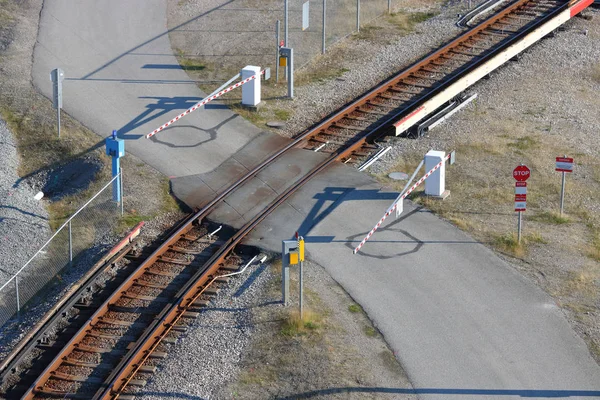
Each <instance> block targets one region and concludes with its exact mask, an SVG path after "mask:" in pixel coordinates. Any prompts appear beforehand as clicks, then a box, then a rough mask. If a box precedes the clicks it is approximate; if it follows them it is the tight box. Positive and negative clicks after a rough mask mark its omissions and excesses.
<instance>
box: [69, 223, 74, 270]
mask: <svg viewBox="0 0 600 400" xmlns="http://www.w3.org/2000/svg"><path fill="white" fill-rule="evenodd" d="M72 262H73V235H72V234H71V220H69V265H71V263H72Z"/></svg>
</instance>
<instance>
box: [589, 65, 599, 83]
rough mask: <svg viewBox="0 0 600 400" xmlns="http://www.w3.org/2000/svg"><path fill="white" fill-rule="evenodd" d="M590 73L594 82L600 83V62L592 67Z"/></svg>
mask: <svg viewBox="0 0 600 400" xmlns="http://www.w3.org/2000/svg"><path fill="white" fill-rule="evenodd" d="M590 75H591V77H592V80H594V82H596V83H600V64H596V65H594V66H593V67H592V69H591V72H590Z"/></svg>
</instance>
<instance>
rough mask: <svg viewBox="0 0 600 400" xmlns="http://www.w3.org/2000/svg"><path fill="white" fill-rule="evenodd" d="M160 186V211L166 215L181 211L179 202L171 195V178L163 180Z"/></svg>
mask: <svg viewBox="0 0 600 400" xmlns="http://www.w3.org/2000/svg"><path fill="white" fill-rule="evenodd" d="M160 186H161V193H162V202H161V207H160V211H161V212H164V213H168V212H174V211H181V209H180V207H179V204H177V200H175V197H173V195H171V186H170V183H169V178H166V177H164V178H161V182H160Z"/></svg>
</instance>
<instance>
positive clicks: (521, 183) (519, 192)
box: [513, 164, 531, 243]
mask: <svg viewBox="0 0 600 400" xmlns="http://www.w3.org/2000/svg"><path fill="white" fill-rule="evenodd" d="M530 176H531V171H530V170H529V168H527V166H526V165H523V164H521V165H519V166H518V167H517V168H515V169H514V170H513V177H514V178H515V179H516V180H517V182H515V211H517V212H518V213H519V220H518V225H517V240H518V242H519V243H521V212H523V211H526V210H527V182H525V181H526V180H527V179H529V177H530Z"/></svg>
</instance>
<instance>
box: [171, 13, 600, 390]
mask: <svg viewBox="0 0 600 400" xmlns="http://www.w3.org/2000/svg"><path fill="white" fill-rule="evenodd" d="M243 4H245V3H243ZM401 4H402V5H401V7H402V9H401V12H400V13H398V14H396V15H394V16H391V17H387V16H386V17H383V18H380V19H378V20H376V21H374V22H373V23H372V24H371V25H370V26H369V27H366V28H365V29H363V30H362V32H361V33H360V34H355V35H352V36H350V37H348V38H347V39H345V40H344V41H342V42H339V43H338V44H336V45H335V46H332V47H330V48H329V49H328V52H327V54H325V55H324V56H320V57H317V58H316V59H314V60H313V61H312V62H311V63H309V64H308V65H307V66H305V67H303V68H302V69H299V70H298V71H297V75H296V82H297V86H296V88H295V99H294V100H293V101H290V100H287V99H283V96H284V95H285V93H286V88H285V84H279V85H277V84H275V83H274V82H271V83H267V84H266V85H265V87H264V93H263V94H264V99H265V101H264V103H265V104H264V105H263V106H262V108H261V109H259V111H258V112H257V113H245V112H244V111H240V114H242V115H243V116H245V117H247V118H249V119H250V120H251V121H253V122H254V123H255V124H257V125H258V126H260V127H263V128H265V129H267V128H266V126H265V122H267V121H269V120H273V119H280V120H285V121H286V123H287V125H286V127H285V128H284V129H283V130H279V131H277V132H278V133H280V134H282V135H285V136H289V137H291V136H295V135H297V134H298V133H299V132H301V131H303V130H304V129H307V128H308V127H309V126H311V125H312V124H314V123H316V122H317V121H319V120H320V119H321V118H323V117H324V116H326V115H328V114H329V113H331V112H333V111H334V110H336V109H338V108H339V107H341V106H342V105H343V104H345V103H346V102H348V101H350V100H351V99H353V98H355V97H356V96H358V95H360V94H361V93H363V92H364V91H365V90H367V89H369V88H370V87H372V86H373V85H374V84H376V83H377V82H380V81H382V80H384V79H385V78H387V77H388V76H389V75H390V74H392V73H394V72H396V71H398V70H400V69H402V68H403V67H404V66H407V65H409V64H410V63H411V62H414V61H415V60H417V59H420V58H421V57H422V56H423V55H424V54H427V53H428V52H430V51H431V50H433V49H435V48H437V47H438V46H439V45H440V44H442V43H444V42H447V41H448V40H450V39H451V38H452V37H454V36H455V35H456V34H457V33H458V32H459V30H458V28H456V26H455V25H454V24H455V22H456V14H457V13H461V12H464V4H460V3H452V2H450V3H446V4H443V5H439V4H438V5H435V4H433V5H432V4H426V5H423V4H415V3H412V4H411V3H410V2H405V3H401ZM179 5H180V3H178V2H175V1H171V2H170V3H169V7H170V20H169V25H170V26H174V25H176V24H177V23H178V22H179V21H180V20H178V18H180V14H179V13H180V12H181V10H185V12H186V13H187V16H188V17H190V16H192V15H200V14H201V12H202V6H201V5H194V4H193V3H191V2H185V5H184V6H182V7H181V8H178V6H179ZM213 5H214V4H213ZM474 5H475V4H474ZM194 7H196V13H194ZM245 10H247V9H245V8H244V7H242V6H240V7H239V15H238V16H237V18H239V20H240V21H245V19H246V18H249V16H248V14H247V13H245ZM431 11H432V12H433V14H437V15H436V16H435V17H433V18H429V19H425V20H424V21H423V22H421V23H417V24H413V25H410V24H408V25H407V24H406V18H400V17H404V16H406V14H408V15H418V14H419V13H428V12H431ZM598 14H599V13H598V11H597V10H587V11H586V12H585V15H588V16H591V19H583V18H575V19H574V20H572V21H569V22H568V23H567V24H566V25H565V26H564V28H563V29H561V31H559V32H558V33H557V35H556V37H554V38H549V39H545V40H543V41H542V42H541V43H538V44H536V45H535V46H534V47H533V48H531V49H529V50H528V51H527V52H526V53H525V54H523V55H522V56H521V57H520V60H519V61H518V62H510V63H508V64H507V65H506V66H504V67H503V68H501V69H500V70H499V71H497V72H495V73H494V74H492V76H491V78H490V79H489V80H484V81H482V82H480V83H478V84H477V85H476V86H475V87H474V88H472V89H471V90H470V92H472V93H475V92H476V93H478V95H479V98H478V100H477V101H476V102H475V103H474V104H472V105H471V106H469V107H467V109H465V110H464V111H463V112H461V113H458V114H456V115H455V116H454V117H453V118H452V119H451V120H450V121H449V122H448V123H446V124H443V125H442V126H441V127H440V128H437V129H436V130H434V131H432V132H431V133H430V134H429V135H428V136H427V137H424V138H421V139H419V140H409V139H403V138H394V139H392V140H391V141H390V142H389V143H388V145H391V146H392V150H391V151H390V152H389V153H388V154H387V155H386V156H385V157H384V158H383V159H382V160H381V161H379V162H377V163H375V164H374V166H373V167H372V168H371V170H370V172H371V173H372V174H373V175H374V176H375V177H377V178H378V179H380V181H381V182H382V185H383V186H387V187H391V188H394V189H397V190H400V189H401V187H402V186H403V185H404V182H401V183H394V182H393V181H391V180H390V179H389V178H387V174H388V173H390V172H394V171H401V172H406V173H409V174H410V173H411V172H412V171H413V169H414V168H415V167H416V165H417V163H418V161H419V159H420V158H422V156H423V154H425V153H426V152H427V151H428V150H429V149H432V148H433V149H441V150H452V149H455V150H457V153H458V160H459V161H458V164H457V165H456V166H454V167H452V168H451V169H449V170H448V173H447V187H448V188H449V189H450V190H451V192H452V195H451V196H450V198H449V199H448V200H447V201H445V202H434V201H430V200H428V199H426V198H424V197H423V196H422V192H419V191H417V192H416V193H415V195H414V196H413V197H412V200H413V201H415V202H419V203H422V204H425V205H426V206H428V207H429V208H431V209H432V210H433V211H435V212H436V213H438V214H439V215H441V216H442V217H444V218H446V219H448V220H449V221H450V222H452V223H453V224H454V225H456V226H458V227H460V228H461V229H463V230H465V231H466V232H468V233H469V234H470V235H472V236H473V237H474V238H475V239H477V240H479V241H481V242H483V243H486V244H487V245H489V246H490V247H492V248H493V249H495V250H496V251H497V254H499V255H500V256H501V257H503V258H505V259H506V260H507V261H508V262H509V263H510V264H511V265H513V266H514V268H515V269H516V270H517V271H519V272H520V273H521V274H523V275H524V276H526V277H528V278H529V279H531V280H532V281H534V282H535V283H536V284H537V285H539V286H540V287H541V288H543V289H544V290H545V291H546V292H547V293H549V294H550V295H551V296H553V298H554V299H555V301H556V303H557V304H558V305H560V306H561V307H562V310H563V312H564V313H565V316H566V317H567V319H568V320H569V321H570V323H571V325H572V326H573V328H574V330H575V331H576V332H577V333H578V334H579V335H580V336H581V337H582V338H583V339H584V340H585V341H586V343H587V344H588V347H589V349H590V352H591V353H592V355H593V356H594V357H595V358H596V361H598V362H600V331H599V330H598V326H600V320H599V318H600V313H599V307H600V303H599V301H600V298H599V296H598V293H600V291H599V290H598V289H599V286H600V266H599V263H598V262H599V261H600V258H599V254H600V253H599V251H600V250H599V249H600V247H598V246H600V241H599V239H598V227H599V226H600V225H599V221H598V216H599V215H600V213H599V210H598V202H597V198H598V196H599V195H600V192H599V187H598V183H599V182H600V180H599V177H600V175H598V171H599V170H598V166H599V160H598V156H599V154H598V146H595V143H598V142H599V140H598V139H599V138H598V124H599V120H598V113H597V109H598V105H599V104H598V97H597V96H595V95H594V93H597V91H598V84H600V78H599V77H600V73H599V71H600V66H599V64H598V61H597V60H598V59H599V58H598V54H597V52H598V49H600V45H599V40H600V36H599V35H598V29H599V26H600V25H599V22H598V20H599V18H598ZM229 16H230V18H234V17H232V15H231V14H230V15H229ZM399 16H400V17H399ZM409 20H410V19H409ZM253 23H256V21H253ZM241 24H243V22H241ZM263 29H265V30H266V29H268V27H267V26H264V27H263ZM171 40H172V42H173V44H174V47H175V48H177V49H178V50H179V51H180V52H181V53H182V54H185V58H186V59H187V60H189V59H191V58H195V59H200V60H203V58H202V55H203V54H213V53H211V52H210V51H208V50H207V49H210V48H211V46H213V42H211V38H210V36H206V35H205V36H203V41H200V40H199V37H198V36H197V34H196V33H194V32H191V31H190V32H185V33H182V32H179V33H178V34H177V36H175V35H173V36H172V37H171ZM227 45H228V54H236V53H241V52H242V49H243V48H244V47H243V46H244V43H243V41H241V40H240V41H236V40H235V39H233V40H230V41H228V42H227ZM292 45H293V44H292ZM227 60H228V61H229V60H231V59H229V58H227ZM180 61H185V60H182V58H181V57H180ZM248 63H250V61H248V62H244V61H243V60H239V65H234V67H233V68H232V69H231V68H230V69H227V68H226V66H224V68H221V69H210V68H207V70H206V71H196V72H192V71H188V73H189V74H190V76H191V77H193V78H194V79H196V80H197V81H198V83H199V85H200V86H201V87H205V88H210V85H213V86H215V87H216V86H218V82H220V81H225V80H226V79H228V78H229V77H230V76H231V75H232V74H233V73H235V72H234V71H235V69H236V68H239V67H242V66H243V65H245V64H248ZM252 63H255V64H256V65H261V66H271V68H273V67H274V66H273V65H271V64H272V60H271V59H270V57H269V56H266V57H263V58H262V59H256V58H254V59H253V60H252ZM219 72H221V73H222V75H219ZM214 81H218V82H214ZM213 82H214V83H213ZM223 101H224V102H225V103H226V104H231V105H233V107H235V103H236V102H238V101H239V98H236V97H235V96H233V95H232V96H231V97H230V98H227V97H225V99H224V100H223ZM562 154H570V155H574V156H575V157H576V160H580V161H579V162H578V165H577V168H578V172H579V173H578V174H572V175H573V176H572V177H571V176H569V179H568V182H567V191H568V193H569V194H568V196H570V201H571V203H570V205H569V206H568V207H567V209H566V212H567V215H568V217H567V218H566V219H565V221H564V222H563V221H562V220H560V219H557V218H556V215H555V214H556V212H555V210H556V204H557V199H558V193H559V190H560V187H559V185H560V178H559V175H558V174H557V173H554V171H553V161H554V157H556V156H559V155H562ZM521 162H524V163H527V165H529V166H530V167H531V168H532V170H533V173H534V175H533V178H532V179H531V180H530V181H531V183H530V184H531V185H532V187H531V188H530V193H529V194H530V196H528V200H529V204H528V207H529V209H528V213H527V214H526V216H525V224H526V231H525V240H524V242H523V245H516V244H515V239H514V232H515V230H516V217H515V214H514V211H513V210H512V208H511V207H512V201H513V200H512V196H513V194H514V189H513V186H514V185H513V179H512V176H511V171H512V169H513V168H514V167H515V166H516V165H518V164H519V163H521ZM571 181H572V182H571ZM565 238H568V240H569V243H568V244H567V243H565ZM257 341H258V343H260V339H257ZM258 354H259V353H254V355H253V357H255V358H256V357H260V356H259V355H258ZM247 371H248V369H247ZM238 380H239V378H238ZM263 386H264V387H270V384H268V383H264V385H263Z"/></svg>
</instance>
